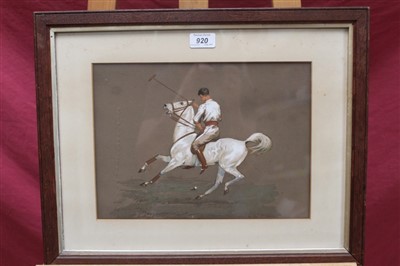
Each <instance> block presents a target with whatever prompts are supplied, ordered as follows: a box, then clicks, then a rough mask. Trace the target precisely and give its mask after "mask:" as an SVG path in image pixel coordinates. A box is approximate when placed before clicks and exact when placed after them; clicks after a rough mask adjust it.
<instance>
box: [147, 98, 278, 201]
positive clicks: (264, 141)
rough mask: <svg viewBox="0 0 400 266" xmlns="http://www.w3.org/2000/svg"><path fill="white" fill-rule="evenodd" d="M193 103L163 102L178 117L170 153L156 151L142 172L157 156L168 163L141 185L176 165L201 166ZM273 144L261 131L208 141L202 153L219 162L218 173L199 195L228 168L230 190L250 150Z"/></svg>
mask: <svg viewBox="0 0 400 266" xmlns="http://www.w3.org/2000/svg"><path fill="white" fill-rule="evenodd" d="M192 103H193V101H180V102H174V103H167V104H165V105H164V109H165V110H166V112H167V114H168V115H169V116H170V117H171V118H172V119H174V120H175V121H176V126H175V130H174V135H173V144H172V148H171V150H170V155H169V156H165V155H159V154H157V155H155V156H154V157H152V158H150V159H149V160H147V161H146V162H145V164H144V165H143V166H142V168H140V170H139V173H141V172H144V171H145V170H146V168H147V166H148V165H149V164H151V163H152V162H154V161H156V160H163V161H164V162H166V163H168V165H167V166H166V167H165V168H164V169H163V170H161V172H160V173H159V174H157V175H156V176H155V177H153V178H152V179H151V180H150V181H147V182H144V183H142V184H141V185H142V186H147V185H150V184H153V183H154V182H156V181H157V180H158V179H159V178H160V177H161V176H162V175H164V174H165V173H167V172H169V171H171V170H173V169H175V168H177V167H186V168H191V167H195V166H201V164H200V162H199V161H198V160H197V156H196V155H194V154H192V152H191V151H190V147H191V144H192V142H193V141H194V140H195V138H196V132H195V131H194V128H195V127H194V125H193V122H192V121H193V117H194V110H193V107H192ZM271 146H272V142H271V140H270V138H268V137H267V136H265V135H264V134H262V133H254V134H252V135H251V136H250V137H249V138H248V139H246V140H244V141H242V140H236V139H232V138H222V139H219V140H217V141H215V142H210V143H208V144H207V145H206V147H205V149H204V152H203V153H204V156H205V158H206V161H207V165H214V164H218V174H217V178H216V180H215V184H214V185H213V186H212V187H211V188H210V189H208V190H207V191H206V192H205V193H204V194H201V195H199V196H197V197H196V198H197V199H200V198H202V197H204V196H205V195H208V194H210V193H211V192H213V191H214V190H215V189H216V188H217V187H218V186H219V185H220V184H221V183H222V181H223V178H224V175H225V172H228V173H229V174H231V175H233V176H234V178H233V179H232V180H230V181H228V182H226V183H225V189H224V194H226V193H228V191H229V186H230V185H232V184H233V183H235V182H237V181H239V180H241V179H243V178H244V175H243V174H242V173H240V172H239V171H238V170H237V167H238V166H239V165H240V164H241V163H242V162H243V161H244V159H245V158H246V156H247V154H248V153H249V152H250V153H257V154H259V153H263V152H266V151H268V150H270V149H271Z"/></svg>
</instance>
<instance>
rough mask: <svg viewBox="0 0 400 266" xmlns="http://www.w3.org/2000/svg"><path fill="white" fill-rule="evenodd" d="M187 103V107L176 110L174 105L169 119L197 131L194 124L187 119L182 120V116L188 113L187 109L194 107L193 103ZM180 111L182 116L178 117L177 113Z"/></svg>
mask: <svg viewBox="0 0 400 266" xmlns="http://www.w3.org/2000/svg"><path fill="white" fill-rule="evenodd" d="M186 103H187V104H186V106H185V107H181V108H175V107H174V104H171V105H172V113H171V114H170V115H169V117H170V118H171V119H172V120H174V121H175V122H177V123H179V124H181V125H184V126H186V127H190V128H193V129H195V128H196V127H195V125H194V124H193V123H192V122H190V121H188V120H186V119H185V118H182V115H183V113H184V112H185V111H186V109H187V108H188V107H189V106H191V105H192V104H191V103H189V101H186ZM180 111H182V113H181V114H180V115H178V114H177V113H178V112H180ZM181 120H182V121H183V122H182V121H181Z"/></svg>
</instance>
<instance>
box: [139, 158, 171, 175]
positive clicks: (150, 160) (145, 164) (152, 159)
mask: <svg viewBox="0 0 400 266" xmlns="http://www.w3.org/2000/svg"><path fill="white" fill-rule="evenodd" d="M156 160H163V161H164V162H166V163H169V162H170V161H171V156H165V155H159V154H156V155H154V156H153V157H151V158H150V159H148V160H147V161H146V162H145V163H144V165H143V166H142V168H140V169H139V171H138V172H139V173H142V172H144V171H146V169H147V166H149V164H151V163H153V162H155V161H156Z"/></svg>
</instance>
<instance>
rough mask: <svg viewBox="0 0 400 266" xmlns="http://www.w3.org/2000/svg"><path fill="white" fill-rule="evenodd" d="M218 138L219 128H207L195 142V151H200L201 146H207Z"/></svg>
mask: <svg viewBox="0 0 400 266" xmlns="http://www.w3.org/2000/svg"><path fill="white" fill-rule="evenodd" d="M218 137H219V128H218V127H217V126H214V125H212V126H206V128H205V129H204V132H203V133H202V134H201V135H200V136H198V137H197V138H196V140H195V141H194V142H193V144H192V147H193V149H194V150H198V149H199V147H200V146H201V145H203V144H206V143H208V142H210V141H212V140H214V139H216V138H218Z"/></svg>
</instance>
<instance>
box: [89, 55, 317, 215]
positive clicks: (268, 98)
mask: <svg viewBox="0 0 400 266" xmlns="http://www.w3.org/2000/svg"><path fill="white" fill-rule="evenodd" d="M93 73H94V77H93V78H94V106H95V107H94V108H95V109H94V114H95V141H96V142H95V149H96V186H97V189H96V190H97V206H98V207H97V210H98V218H114V219H116V218H209V219H212V218H307V217H309V211H310V210H309V204H310V202H309V201H310V196H309V192H310V145H311V144H310V134H311V132H310V128H311V121H310V118H311V114H310V110H311V101H310V93H311V85H310V84H311V80H310V79H311V64H310V63H251V64H243V63H229V64H225V63H216V64H215V63H214V64H95V65H94V66H93ZM153 74H156V75H157V76H156V78H157V79H158V80H159V81H161V82H163V83H164V84H166V85H167V86H169V87H170V88H173V89H174V90H176V91H177V92H178V93H179V94H180V95H184V96H185V97H187V98H188V99H196V101H197V102H198V103H199V100H198V99H197V98H198V97H197V90H198V88H200V87H208V88H209V89H210V92H211V94H212V97H213V98H214V99H215V100H216V101H217V102H219V104H220V105H221V108H222V117H223V121H222V123H221V125H220V128H221V137H231V138H236V139H241V140H245V139H246V138H247V137H249V136H250V135H251V134H252V133H254V132H262V133H264V134H266V135H267V136H269V137H270V138H271V139H272V142H273V149H272V150H271V151H270V152H268V153H266V154H263V155H261V156H254V155H249V156H248V157H247V158H246V160H245V161H244V162H243V164H242V165H241V166H239V168H238V169H239V171H241V172H242V173H243V174H244V175H245V177H246V178H245V179H244V180H242V181H240V182H239V183H236V184H235V185H233V186H232V187H231V191H230V193H229V194H228V195H225V196H224V195H223V190H222V189H223V186H221V187H220V188H219V189H218V190H216V191H215V192H214V193H213V194H211V195H209V196H208V197H206V198H204V199H202V200H200V201H199V200H194V198H195V197H196V195H198V194H200V193H203V192H204V191H205V190H206V189H208V188H209V187H210V186H211V185H212V184H213V182H214V179H215V177H216V172H217V167H215V166H214V167H211V168H210V169H208V170H207V171H206V173H204V174H203V175H201V176H200V175H199V170H198V169H192V170H181V169H177V170H174V171H171V172H169V173H167V174H165V175H164V176H162V177H161V179H160V180H159V181H158V182H157V183H156V184H153V185H152V186H150V187H141V186H139V184H140V183H142V182H144V181H148V180H149V179H150V178H152V177H153V176H154V175H156V174H157V173H158V172H159V171H160V170H161V169H162V168H163V167H165V165H166V164H165V163H164V162H161V161H157V162H156V163H154V164H152V165H151V167H150V168H149V170H148V171H147V172H145V173H142V174H138V173H137V170H138V169H139V168H140V167H141V166H142V165H143V163H144V162H145V161H146V160H147V159H149V158H150V157H151V156H153V155H155V154H157V153H160V154H164V155H168V154H169V149H170V147H171V145H172V133H173V128H174V126H175V122H173V121H172V120H170V119H169V118H168V116H166V115H165V114H164V110H163V109H162V106H163V104H165V103H168V102H173V101H177V100H181V98H179V97H178V96H176V95H174V94H173V93H172V92H171V91H169V90H168V89H166V88H164V87H163V86H162V85H160V84H158V83H157V82H155V81H150V82H149V81H148V79H149V77H151V76H152V75H153ZM231 178H232V177H231V176H230V175H228V174H226V175H225V179H224V181H228V180H230V179H231ZM193 186H197V187H198V188H199V189H198V191H192V190H191V188H192V187H193Z"/></svg>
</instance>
